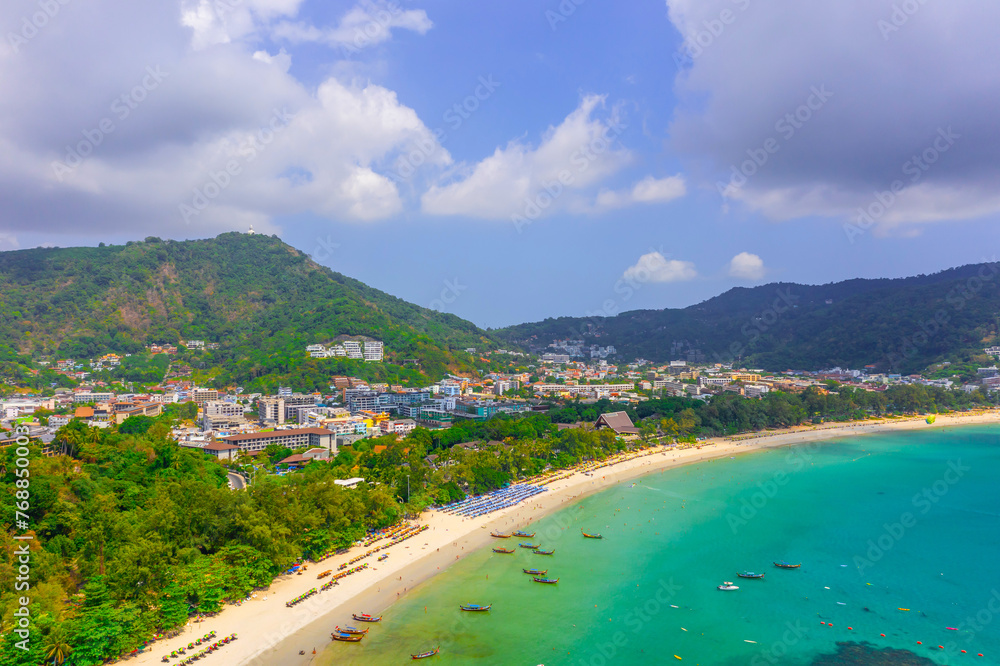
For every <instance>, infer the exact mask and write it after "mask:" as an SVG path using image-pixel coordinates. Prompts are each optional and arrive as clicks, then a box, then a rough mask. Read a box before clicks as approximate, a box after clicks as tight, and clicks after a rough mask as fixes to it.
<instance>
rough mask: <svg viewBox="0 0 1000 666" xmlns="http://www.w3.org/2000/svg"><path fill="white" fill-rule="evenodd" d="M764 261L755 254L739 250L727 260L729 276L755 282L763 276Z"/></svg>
mask: <svg viewBox="0 0 1000 666" xmlns="http://www.w3.org/2000/svg"><path fill="white" fill-rule="evenodd" d="M764 273H765V270H764V261H763V260H762V259H761V258H760V257H758V256H757V255H756V254H750V253H749V252H740V253H739V254H738V255H736V256H735V257H733V258H732V260H731V261H730V262H729V275H730V277H734V278H740V279H741V280H752V281H754V282H756V281H757V280H760V279H762V278H763V277H764Z"/></svg>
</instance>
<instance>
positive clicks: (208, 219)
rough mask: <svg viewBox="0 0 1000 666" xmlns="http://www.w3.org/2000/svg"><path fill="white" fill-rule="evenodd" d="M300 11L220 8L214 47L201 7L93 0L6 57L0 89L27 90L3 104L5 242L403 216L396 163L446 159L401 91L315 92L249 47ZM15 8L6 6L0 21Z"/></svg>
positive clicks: (252, 5) (259, 4) (269, 5)
mask: <svg viewBox="0 0 1000 666" xmlns="http://www.w3.org/2000/svg"><path fill="white" fill-rule="evenodd" d="M298 4H299V3H298V2H297V1H295V2H293V1H292V0H244V1H243V2H231V3H228V4H227V5H225V7H230V9H228V10H225V11H223V10H220V7H223V4H222V3H212V4H211V5H210V6H209V7H208V9H209V10H211V11H212V12H219V11H223V14H225V16H223V18H224V19H225V21H227V22H225V23H224V24H223V27H224V28H225V31H224V32H225V34H224V35H223V36H218V35H216V37H212V38H211V39H210V38H209V35H210V34H215V33H213V32H212V31H211V29H210V28H211V26H212V25H216V24H213V23H212V22H211V21H210V20H209V18H211V17H209V18H205V21H204V22H203V23H202V24H197V21H196V17H197V16H202V17H205V16H207V15H206V14H205V7H204V3H186V4H184V5H183V7H182V11H180V12H178V3H177V2H176V0H159V1H156V2H153V1H151V2H148V3H142V4H141V6H140V5H136V4H129V3H126V4H124V5H123V4H121V3H118V2H114V1H113V0H93V2H92V3H90V4H88V11H87V12H86V13H85V14H74V15H72V16H70V15H69V13H70V12H72V11H74V8H75V5H66V7H65V8H64V9H63V10H62V11H64V12H66V13H67V14H66V16H65V17H63V16H62V15H60V17H59V18H60V19H62V18H65V19H66V20H65V21H55V20H53V22H52V23H51V24H50V25H49V26H48V27H47V28H46V29H45V30H44V31H39V34H38V35H37V36H36V37H34V38H33V39H32V40H31V41H30V43H28V44H26V45H22V53H20V54H10V53H7V54H2V55H0V81H2V82H3V86H4V88H5V89H8V90H31V91H33V92H32V94H31V95H3V96H0V117H2V118H4V122H3V123H2V124H0V199H2V200H3V201H4V204H5V210H4V227H5V228H4V231H5V232H19V231H30V232H35V233H59V232H61V231H72V232H80V231H85V232H92V233H95V234H102V235H106V234H110V233H116V232H118V233H120V232H128V233H132V234H142V233H145V232H154V233H156V234H157V235H168V236H169V235H172V234H174V235H180V236H184V235H188V236H190V235H195V234H197V235H206V234H211V233H218V232H219V231H225V230H230V229H245V228H246V227H247V226H248V225H249V224H250V223H252V224H254V227H255V228H256V229H258V230H260V231H263V232H267V233H271V231H272V230H274V231H276V229H274V225H273V223H272V219H273V218H274V217H275V216H278V215H286V214H295V213H303V212H309V213H314V214H318V215H321V216H325V217H327V218H329V219H334V220H345V221H351V220H356V221H370V220H379V219H384V218H386V217H389V216H392V215H396V214H397V213H399V212H400V211H401V210H402V201H401V199H400V196H399V193H398V191H397V187H396V184H395V183H394V182H393V181H392V180H390V179H389V178H387V177H386V176H385V175H384V173H385V172H386V171H387V169H388V167H389V166H390V165H391V164H392V163H393V161H394V160H395V159H396V158H397V157H398V156H399V155H401V154H405V153H408V152H410V151H412V150H416V149H418V147H419V149H420V150H422V151H424V152H426V153H427V154H428V158H427V160H426V161H427V163H429V164H432V165H437V166H446V165H447V164H449V163H450V161H451V157H450V155H448V153H447V151H445V150H444V149H443V148H442V147H441V146H440V145H439V143H438V141H437V139H436V137H435V135H434V133H433V132H431V131H430V130H429V129H428V128H427V127H426V126H425V125H424V123H423V122H422V121H421V120H420V118H419V117H418V116H417V114H416V112H415V111H414V110H413V109H411V108H409V107H407V106H406V105H404V104H402V103H401V102H400V101H399V99H398V98H397V96H396V94H395V93H394V92H393V91H391V90H389V89H387V88H385V87H382V86H379V85H376V84H373V83H370V82H355V81H350V80H340V79H338V78H336V77H332V78H329V79H326V80H325V81H321V82H320V83H319V84H318V85H315V86H309V87H307V86H304V85H303V84H302V83H300V82H299V81H298V80H296V79H295V78H294V77H293V76H291V75H290V74H289V71H288V70H289V65H290V63H291V56H290V55H289V54H288V53H286V52H285V51H284V50H283V49H282V50H279V51H278V52H277V53H276V54H275V53H271V52H268V51H267V50H260V49H254V48H252V47H253V46H254V45H255V44H256V42H255V41H254V39H253V38H252V35H254V34H257V32H259V31H261V30H266V29H267V26H268V25H270V23H269V22H271V21H273V20H274V19H275V18H276V17H281V16H293V15H294V14H295V12H296V11H297V7H298ZM16 11H17V10H15V9H13V8H11V7H9V6H8V5H0V22H3V23H4V24H8V23H9V24H13V22H14V20H15V18H17V16H19V15H17V14H16ZM238 11H244V12H245V14H244V15H243V16H244V19H245V20H246V21H249V24H248V25H244V26H242V27H241V26H240V25H237V24H236V23H234V22H235V21H237V19H236V18H235V17H234V16H231V15H230V14H232V13H233V12H238ZM227 12H228V13H227ZM12 16H13V17H14V18H12ZM216 18H218V16H217V15H216ZM7 19H10V20H7ZM70 19H72V20H70ZM195 24H197V25H195ZM123 26H128V29H124V28H123ZM216 27H218V25H216ZM70 28H71V29H70ZM219 35H222V33H219ZM193 39H195V41H197V40H199V39H200V40H201V42H198V43H197V44H196V43H194V42H192V40H193ZM25 51H30V52H31V53H30V54H28V53H25ZM28 55H30V56H31V57H27V56H28ZM70 100H71V101H72V103H69V101H70ZM185 207H186V208H185ZM192 211H193V212H192ZM144 230H145V231H144Z"/></svg>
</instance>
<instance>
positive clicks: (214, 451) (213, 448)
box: [201, 442, 240, 460]
mask: <svg viewBox="0 0 1000 666" xmlns="http://www.w3.org/2000/svg"><path fill="white" fill-rule="evenodd" d="M201 450H202V451H204V452H205V453H207V454H209V455H210V456H215V457H216V458H218V459H219V460H232V459H233V458H235V457H236V454H237V453H238V452H239V450H240V447H238V446H236V445H235V444H230V443H229V442H212V443H211V444H206V445H205V446H203V447H202V448H201Z"/></svg>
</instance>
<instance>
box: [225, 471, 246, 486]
mask: <svg viewBox="0 0 1000 666" xmlns="http://www.w3.org/2000/svg"><path fill="white" fill-rule="evenodd" d="M226 476H228V477H229V487H230V488H232V489H233V490H243V489H244V488H245V487H246V484H245V483H244V482H243V477H242V476H240V475H239V474H233V473H232V472H228V473H227V474H226Z"/></svg>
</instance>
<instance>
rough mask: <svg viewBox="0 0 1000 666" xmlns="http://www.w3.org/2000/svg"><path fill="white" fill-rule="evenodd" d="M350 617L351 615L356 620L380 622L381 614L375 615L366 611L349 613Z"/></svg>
mask: <svg viewBox="0 0 1000 666" xmlns="http://www.w3.org/2000/svg"><path fill="white" fill-rule="evenodd" d="M351 617H353V618H354V619H355V620H357V621H358V622H381V621H382V616H381V615H379V616H378V617H376V616H374V615H369V614H368V613H351Z"/></svg>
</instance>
